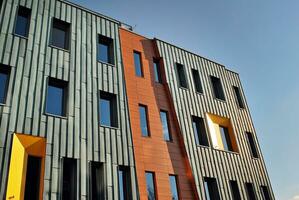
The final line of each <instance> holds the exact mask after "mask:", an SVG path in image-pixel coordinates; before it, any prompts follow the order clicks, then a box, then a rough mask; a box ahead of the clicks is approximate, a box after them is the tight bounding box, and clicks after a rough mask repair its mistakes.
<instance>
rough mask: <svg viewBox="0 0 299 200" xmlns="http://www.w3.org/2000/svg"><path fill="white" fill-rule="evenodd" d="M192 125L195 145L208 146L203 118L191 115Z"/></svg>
mask: <svg viewBox="0 0 299 200" xmlns="http://www.w3.org/2000/svg"><path fill="white" fill-rule="evenodd" d="M192 126H193V132H194V137H195V142H196V145H203V146H209V141H208V136H207V132H206V128H205V124H204V120H203V118H201V117H195V116H192Z"/></svg>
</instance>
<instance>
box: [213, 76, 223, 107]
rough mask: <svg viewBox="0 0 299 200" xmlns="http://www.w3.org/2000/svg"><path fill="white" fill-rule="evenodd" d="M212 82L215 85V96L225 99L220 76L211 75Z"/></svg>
mask: <svg viewBox="0 0 299 200" xmlns="http://www.w3.org/2000/svg"><path fill="white" fill-rule="evenodd" d="M211 82H212V87H213V91H214V95H215V98H217V99H221V100H223V101H225V97H224V92H223V88H222V84H221V80H220V78H217V77H214V76H211Z"/></svg>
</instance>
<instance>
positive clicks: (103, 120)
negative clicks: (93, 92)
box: [99, 91, 118, 127]
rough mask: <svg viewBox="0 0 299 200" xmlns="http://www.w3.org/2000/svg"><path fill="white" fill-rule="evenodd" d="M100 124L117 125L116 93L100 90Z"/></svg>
mask: <svg viewBox="0 0 299 200" xmlns="http://www.w3.org/2000/svg"><path fill="white" fill-rule="evenodd" d="M99 109H100V124H101V125H102V126H109V127H117V126H118V124H117V102H116V95H115V94H111V93H107V92H103V91H101V92H100V108H99Z"/></svg>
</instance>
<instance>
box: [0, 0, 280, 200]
mask: <svg viewBox="0 0 299 200" xmlns="http://www.w3.org/2000/svg"><path fill="white" fill-rule="evenodd" d="M0 199H15V200H19V199H25V200H37V199H63V200H75V199H93V200H94V199H108V200H113V199H116V200H118V199H120V200H131V199H132V200H135V199H136V200H138V199H141V200H145V199H149V200H157V199H158V200H163V199H165V200H168V199H173V200H178V199H190V200H191V199H192V200H193V199H203V200H205V199H206V200H219V199H234V200H238V199H248V200H255V199H256V200H259V199H265V200H274V199H275V197H274V194H273V191H272V188H271V183H270V180H269V177H268V174H267V170H266V167H265V163H264V160H263V157H262V153H261V150H260V147H259V143H258V140H257V137H256V132H255V130H254V127H253V123H252V119H251V116H250V112H249V109H248V105H247V102H246V99H245V96H244V93H243V90H242V86H241V83H240V79H239V76H238V74H237V73H235V72H232V71H230V70H228V69H226V68H225V67H224V66H223V65H220V64H218V63H216V62H213V61H211V60H208V59H206V58H203V57H201V56H199V55H196V54H194V53H191V52H188V51H186V50H184V49H182V48H179V47H177V46H174V45H171V44H169V43H167V42H165V41H162V40H159V39H148V38H146V37H144V36H141V35H138V34H137V33H134V32H133V31H132V29H131V27H130V26H129V25H126V24H124V23H122V22H120V21H118V20H115V19H112V18H110V17H107V16H104V15H102V14H99V13H96V12H94V11H91V10H89V9H86V8H83V7H81V6H79V5H76V4H74V3H71V2H69V1H63V0H2V1H0Z"/></svg>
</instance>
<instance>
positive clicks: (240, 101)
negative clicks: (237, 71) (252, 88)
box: [233, 86, 245, 108]
mask: <svg viewBox="0 0 299 200" xmlns="http://www.w3.org/2000/svg"><path fill="white" fill-rule="evenodd" d="M233 89H234V92H235V97H236V101H237V103H238V106H239V108H244V107H245V106H244V101H243V99H242V96H241V92H240V88H238V87H236V86H233Z"/></svg>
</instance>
